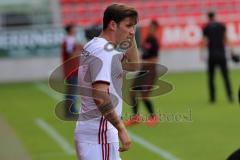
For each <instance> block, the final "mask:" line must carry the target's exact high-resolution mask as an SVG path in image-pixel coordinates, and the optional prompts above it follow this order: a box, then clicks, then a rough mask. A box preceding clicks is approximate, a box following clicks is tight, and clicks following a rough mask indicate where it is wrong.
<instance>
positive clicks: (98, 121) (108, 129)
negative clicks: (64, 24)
mask: <svg viewBox="0 0 240 160" xmlns="http://www.w3.org/2000/svg"><path fill="white" fill-rule="evenodd" d="M109 46H110V48H109ZM123 57H124V54H123V52H120V51H117V50H115V49H113V47H112V45H111V44H110V43H109V42H108V41H107V40H105V39H104V38H99V37H95V38H93V39H92V40H91V41H90V42H88V43H87V44H86V45H85V46H84V49H83V52H82V54H81V57H80V67H79V71H78V77H79V78H78V82H79V86H80V87H83V88H80V92H81V93H80V98H81V108H80V116H79V120H78V121H77V124H76V128H75V138H76V139H78V140H79V141H80V142H83V143H98V144H106V143H113V142H118V132H117V129H116V128H115V127H114V126H112V124H111V123H110V122H108V121H107V120H106V119H105V118H104V117H103V116H102V115H101V113H100V111H99V110H98V108H97V106H96V104H95V102H94V100H93V98H92V97H91V92H90V90H89V89H90V88H91V87H92V84H93V83H96V82H98V81H101V82H104V83H108V84H109V94H110V96H111V100H112V102H113V104H114V105H116V108H115V111H116V112H117V114H118V115H119V117H121V114H122V98H121V97H122V95H121V92H122V77H123V70H122V65H121V60H122V59H123Z"/></svg>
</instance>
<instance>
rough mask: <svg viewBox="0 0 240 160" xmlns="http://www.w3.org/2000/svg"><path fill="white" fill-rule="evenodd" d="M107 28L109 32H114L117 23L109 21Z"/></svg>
mask: <svg viewBox="0 0 240 160" xmlns="http://www.w3.org/2000/svg"><path fill="white" fill-rule="evenodd" d="M109 28H110V29H111V30H113V31H116V29H117V23H116V22H115V21H113V20H111V21H110V22H109Z"/></svg>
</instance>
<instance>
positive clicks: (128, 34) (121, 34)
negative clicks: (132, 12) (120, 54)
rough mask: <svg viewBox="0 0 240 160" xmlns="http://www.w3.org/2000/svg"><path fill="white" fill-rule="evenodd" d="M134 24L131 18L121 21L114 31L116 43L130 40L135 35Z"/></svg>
mask: <svg viewBox="0 0 240 160" xmlns="http://www.w3.org/2000/svg"><path fill="white" fill-rule="evenodd" d="M135 25H136V24H135V22H134V20H133V19H132V18H130V17H127V18H125V19H124V20H122V21H121V22H120V23H119V24H118V27H117V29H116V40H117V43H118V44H119V43H121V42H123V41H126V40H129V39H132V38H133V37H134V34H135Z"/></svg>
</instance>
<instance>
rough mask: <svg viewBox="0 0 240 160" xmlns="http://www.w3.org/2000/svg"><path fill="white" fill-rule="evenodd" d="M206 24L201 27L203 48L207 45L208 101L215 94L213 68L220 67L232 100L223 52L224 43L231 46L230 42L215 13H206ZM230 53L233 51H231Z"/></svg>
mask: <svg viewBox="0 0 240 160" xmlns="http://www.w3.org/2000/svg"><path fill="white" fill-rule="evenodd" d="M208 19H209V22H208V24H207V25H206V26H205V27H204V28H203V36H204V40H203V48H205V47H206V46H207V47H208V52H209V56H208V85H209V95H210V103H214V102H215V101H216V96H215V84H214V74H215V68H216V67H220V69H221V73H222V76H223V79H224V82H225V87H226V91H227V96H228V100H229V102H232V101H233V96H232V88H231V83H230V80H229V76H228V66H227V58H226V54H225V52H226V51H225V44H226V43H228V44H229V45H230V47H231V50H232V46H231V43H230V42H229V41H228V39H227V36H226V27H225V26H224V24H222V23H220V22H217V21H216V19H215V13H214V12H209V13H208ZM231 53H233V52H232V51H231Z"/></svg>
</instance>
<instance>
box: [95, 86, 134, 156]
mask: <svg viewBox="0 0 240 160" xmlns="http://www.w3.org/2000/svg"><path fill="white" fill-rule="evenodd" d="M108 87H109V85H108V84H107V83H103V82H98V83H94V84H93V85H92V88H93V91H92V96H93V99H94V102H95V103H96V105H97V107H98V109H99V111H100V112H101V113H102V115H103V116H104V117H105V118H106V119H107V120H108V121H109V122H110V123H111V124H112V125H113V126H114V127H115V128H116V129H117V130H118V135H119V138H120V141H121V143H122V147H121V148H120V149H119V151H120V152H123V151H127V150H128V149H129V146H130V144H131V139H130V137H129V135H128V133H127V130H126V128H125V126H124V124H123V121H122V120H121V119H120V118H119V117H118V115H117V113H116V111H115V109H114V108H115V107H114V106H113V104H112V102H111V98H110V96H109V94H108Z"/></svg>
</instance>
